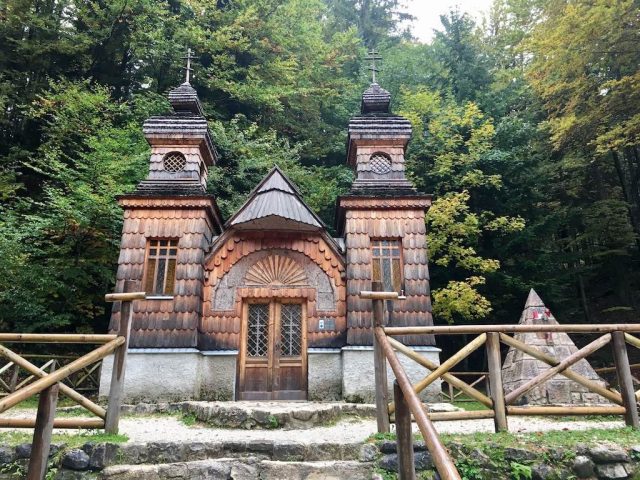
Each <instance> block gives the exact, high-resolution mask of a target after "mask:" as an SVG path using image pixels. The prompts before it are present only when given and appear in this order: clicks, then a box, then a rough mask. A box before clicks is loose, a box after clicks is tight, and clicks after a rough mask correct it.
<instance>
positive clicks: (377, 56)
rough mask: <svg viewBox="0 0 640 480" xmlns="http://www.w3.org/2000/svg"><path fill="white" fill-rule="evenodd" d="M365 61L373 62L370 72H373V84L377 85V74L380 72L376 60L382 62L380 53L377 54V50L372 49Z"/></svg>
mask: <svg viewBox="0 0 640 480" xmlns="http://www.w3.org/2000/svg"><path fill="white" fill-rule="evenodd" d="M364 59H365V60H371V66H370V67H369V70H371V76H372V83H376V72H379V71H380V70H379V69H377V68H376V60H382V56H380V54H379V53H378V52H376V50H375V48H372V49H371V50H369V52H368V53H367V56H366V57H364Z"/></svg>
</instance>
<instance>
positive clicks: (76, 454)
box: [61, 448, 89, 470]
mask: <svg viewBox="0 0 640 480" xmlns="http://www.w3.org/2000/svg"><path fill="white" fill-rule="evenodd" d="M61 463H62V466H63V467H65V468H69V469H71V470H87V469H88V468H89V455H87V454H86V453H85V452H84V451H82V450H80V449H78V448H74V449H72V450H68V451H67V452H65V454H64V455H63V456H62V462H61Z"/></svg>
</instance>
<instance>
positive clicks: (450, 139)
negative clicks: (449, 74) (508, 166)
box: [401, 89, 524, 322]
mask: <svg viewBox="0 0 640 480" xmlns="http://www.w3.org/2000/svg"><path fill="white" fill-rule="evenodd" d="M401 105H402V114H403V115H405V116H406V117H408V118H409V119H410V120H411V122H412V124H413V128H414V134H415V139H414V141H413V143H412V144H411V147H410V149H409V157H408V158H409V164H408V166H409V169H410V172H411V174H412V177H413V179H414V182H415V184H416V186H418V188H419V189H420V190H422V191H429V192H433V193H434V194H436V199H435V200H434V202H433V205H432V207H431V209H430V210H429V214H428V215H427V227H428V228H427V230H428V244H429V253H430V256H431V258H432V264H433V265H434V267H435V268H434V269H433V275H432V279H433V282H434V284H435V285H441V286H439V287H438V288H436V289H435V290H434V291H433V298H434V312H435V314H436V315H437V316H438V317H439V318H441V319H443V320H446V321H448V322H453V321H471V320H478V319H481V318H484V317H485V316H486V315H487V314H488V313H489V312H490V311H491V306H490V302H489V301H488V300H487V298H486V297H485V296H484V295H482V294H481V293H480V290H479V286H480V285H482V284H484V282H485V280H486V278H485V275H487V274H489V273H492V272H495V271H496V270H497V269H498V268H499V266H500V264H499V262H498V261H497V260H495V259H492V258H486V257H484V256H483V255H482V253H480V252H479V248H480V247H481V245H482V241H483V237H486V236H490V235H502V234H506V233H510V232H515V231H519V230H521V229H522V228H523V226H524V225H523V220H522V219H521V218H520V217H510V216H507V215H497V214H496V213H495V212H493V211H492V210H490V209H488V208H486V206H485V205H486V203H484V202H482V201H481V199H482V196H483V195H487V194H491V193H492V192H495V191H497V190H499V189H500V188H501V187H502V177H501V175H500V174H499V173H489V168H488V167H487V165H486V164H485V162H486V159H487V157H488V155H489V153H490V151H491V149H492V148H493V141H494V136H495V129H494V126H493V122H492V121H491V119H490V118H487V117H486V116H485V115H484V114H483V113H482V112H481V111H480V110H479V108H478V107H477V105H476V104H474V103H472V102H467V103H464V104H462V105H459V104H457V103H456V102H455V100H453V99H452V98H447V97H443V96H441V95H440V94H438V93H437V92H431V91H428V90H425V89H418V90H413V91H410V90H405V91H404V92H403V96H402V103H401Z"/></svg>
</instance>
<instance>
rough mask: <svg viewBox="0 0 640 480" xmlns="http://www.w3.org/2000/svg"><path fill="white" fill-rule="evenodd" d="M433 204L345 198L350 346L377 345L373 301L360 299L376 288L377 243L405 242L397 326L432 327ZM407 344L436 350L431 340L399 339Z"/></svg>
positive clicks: (422, 337)
mask: <svg viewBox="0 0 640 480" xmlns="http://www.w3.org/2000/svg"><path fill="white" fill-rule="evenodd" d="M428 205H429V202H428V201H427V200H424V199H423V200H422V201H419V200H415V199H407V200H403V199H391V200H384V199H361V198H357V197H355V198H353V197H352V198H342V199H341V203H340V206H341V208H343V209H344V210H345V212H344V222H345V223H344V236H345V243H346V250H347V312H348V313H347V326H348V334H347V342H348V344H349V345H371V344H372V341H373V336H372V333H373V332H372V329H371V325H372V318H371V317H372V304H371V300H363V299H360V297H359V295H358V294H359V292H360V291H362V290H370V289H371V276H372V267H371V239H400V240H401V241H402V259H403V278H404V288H405V295H406V297H407V299H406V300H398V301H395V302H393V314H392V317H393V318H392V321H391V323H392V324H393V325H394V326H415V325H432V324H433V319H432V316H431V290H430V287H429V267H428V259H427V238H426V228H425V220H424V217H425V210H426V208H427V207H428ZM399 340H400V341H402V342H403V343H405V344H407V345H434V344H435V342H434V339H433V336H431V335H411V336H406V337H402V338H399Z"/></svg>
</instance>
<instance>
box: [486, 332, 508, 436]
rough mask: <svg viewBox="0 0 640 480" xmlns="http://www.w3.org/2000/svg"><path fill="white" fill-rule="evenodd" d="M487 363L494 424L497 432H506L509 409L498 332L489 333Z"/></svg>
mask: <svg viewBox="0 0 640 480" xmlns="http://www.w3.org/2000/svg"><path fill="white" fill-rule="evenodd" d="M487 364H488V365H489V391H490V392H491V393H490V395H491V400H492V401H493V412H494V417H493V424H494V427H495V431H496V432H505V431H507V430H508V429H509V427H508V425H507V410H506V407H505V403H504V388H503V385H502V362H501V360H500V336H499V334H498V333H496V332H489V333H487Z"/></svg>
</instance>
